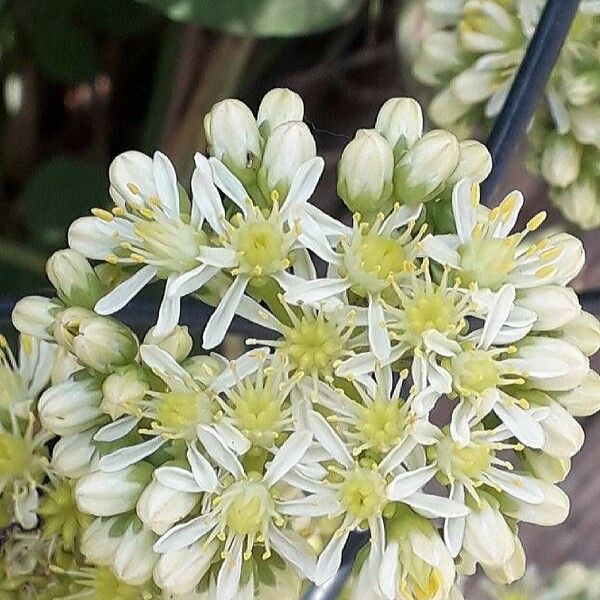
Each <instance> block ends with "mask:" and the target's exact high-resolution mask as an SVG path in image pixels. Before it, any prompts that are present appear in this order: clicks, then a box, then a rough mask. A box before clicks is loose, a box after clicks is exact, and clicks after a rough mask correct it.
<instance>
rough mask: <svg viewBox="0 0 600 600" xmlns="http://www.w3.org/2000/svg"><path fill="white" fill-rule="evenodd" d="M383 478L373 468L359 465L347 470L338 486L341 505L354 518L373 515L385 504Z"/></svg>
mask: <svg viewBox="0 0 600 600" xmlns="http://www.w3.org/2000/svg"><path fill="white" fill-rule="evenodd" d="M385 488H386V483H385V479H384V478H383V477H382V476H381V475H380V474H379V473H378V472H377V471H375V470H373V469H365V468H362V467H359V468H357V469H355V470H354V471H351V472H349V473H348V474H347V475H346V476H345V479H344V481H343V483H342V484H341V487H340V501H341V503H342V506H343V507H344V509H345V510H346V512H348V513H349V514H350V515H352V516H353V517H354V518H355V519H356V520H359V521H364V520H365V519H369V518H370V517H375V516H377V515H379V514H381V512H382V511H383V509H384V507H385V505H386V504H387V498H386V494H385Z"/></svg>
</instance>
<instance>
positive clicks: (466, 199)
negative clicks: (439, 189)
mask: <svg viewBox="0 0 600 600" xmlns="http://www.w3.org/2000/svg"><path fill="white" fill-rule="evenodd" d="M472 189H473V183H472V182H471V180H470V179H461V180H460V181H459V182H458V183H457V184H456V185H455V186H454V189H453V190H452V212H453V214H454V221H455V223H456V233H457V234H458V237H459V238H460V241H461V242H462V243H463V244H464V243H466V242H468V241H469V240H470V239H471V233H472V231H473V228H474V227H475V224H476V223H477V211H476V206H474V205H473V204H474V203H473V192H472Z"/></svg>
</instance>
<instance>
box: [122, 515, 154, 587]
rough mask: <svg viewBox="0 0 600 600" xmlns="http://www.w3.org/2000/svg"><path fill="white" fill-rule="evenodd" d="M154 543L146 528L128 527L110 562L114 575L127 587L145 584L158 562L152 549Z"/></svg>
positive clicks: (152, 535) (152, 536) (150, 533)
mask: <svg viewBox="0 0 600 600" xmlns="http://www.w3.org/2000/svg"><path fill="white" fill-rule="evenodd" d="M155 541H156V536H155V535H154V534H153V533H152V532H151V531H150V530H149V529H147V528H146V527H141V528H136V527H134V526H133V525H130V526H129V529H127V531H126V532H125V535H124V536H123V539H122V540H121V543H120V544H119V547H118V548H117V551H116V552H115V555H114V558H113V561H112V568H113V571H114V572H115V575H116V576H117V577H118V578H119V579H120V580H121V581H124V582H125V583H127V584H128V585H142V584H144V583H146V582H147V581H148V580H149V579H150V578H151V577H152V569H153V568H154V565H155V564H156V561H157V560H158V554H156V552H154V550H153V549H152V546H153V544H154V542H155Z"/></svg>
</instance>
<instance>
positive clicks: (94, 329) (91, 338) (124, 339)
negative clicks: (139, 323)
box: [73, 315, 138, 373]
mask: <svg viewBox="0 0 600 600" xmlns="http://www.w3.org/2000/svg"><path fill="white" fill-rule="evenodd" d="M73 353H74V354H75V356H77V358H78V359H79V360H80V361H81V362H82V363H83V364H84V365H86V366H87V367H89V368H90V369H94V370H95V371H98V372H100V373H110V372H111V371H113V370H114V369H115V368H116V367H121V366H125V365H128V364H130V363H131V362H133V360H134V359H135V357H136V355H137V353H138V342H137V339H136V337H135V335H134V333H133V332H132V331H131V330H130V329H129V328H128V327H127V326H125V325H123V323H120V322H119V321H117V320H116V319H114V318H112V317H105V316H99V315H97V316H94V317H89V318H86V319H83V320H82V321H81V322H80V323H79V327H78V329H77V333H76V335H75V336H74V338H73Z"/></svg>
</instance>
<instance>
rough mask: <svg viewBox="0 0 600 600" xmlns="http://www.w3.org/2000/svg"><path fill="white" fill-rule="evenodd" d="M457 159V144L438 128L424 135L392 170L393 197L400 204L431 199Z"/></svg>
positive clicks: (458, 151)
mask: <svg viewBox="0 0 600 600" xmlns="http://www.w3.org/2000/svg"><path fill="white" fill-rule="evenodd" d="M459 160H460V145H459V143H458V140H457V139H456V137H455V136H454V135H452V134H451V133H449V132H448V131H444V130H442V129H434V130H433V131H430V132H428V133H426V134H425V135H424V136H423V137H422V138H420V139H419V140H418V141H417V143H416V144H415V145H414V146H413V147H412V148H411V149H410V150H409V151H408V152H407V153H406V154H405V155H404V157H403V158H402V160H401V161H400V162H399V163H398V165H397V166H396V169H395V171H394V194H395V196H396V199H397V200H398V201H399V202H400V203H401V204H410V205H415V204H418V203H419V202H426V201H427V200H431V199H432V198H433V197H434V196H435V195H436V194H437V193H439V192H441V191H442V189H443V188H444V186H445V184H446V181H447V179H448V178H449V177H450V176H451V175H452V173H453V172H454V170H455V169H456V167H457V166H458V162H459Z"/></svg>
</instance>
